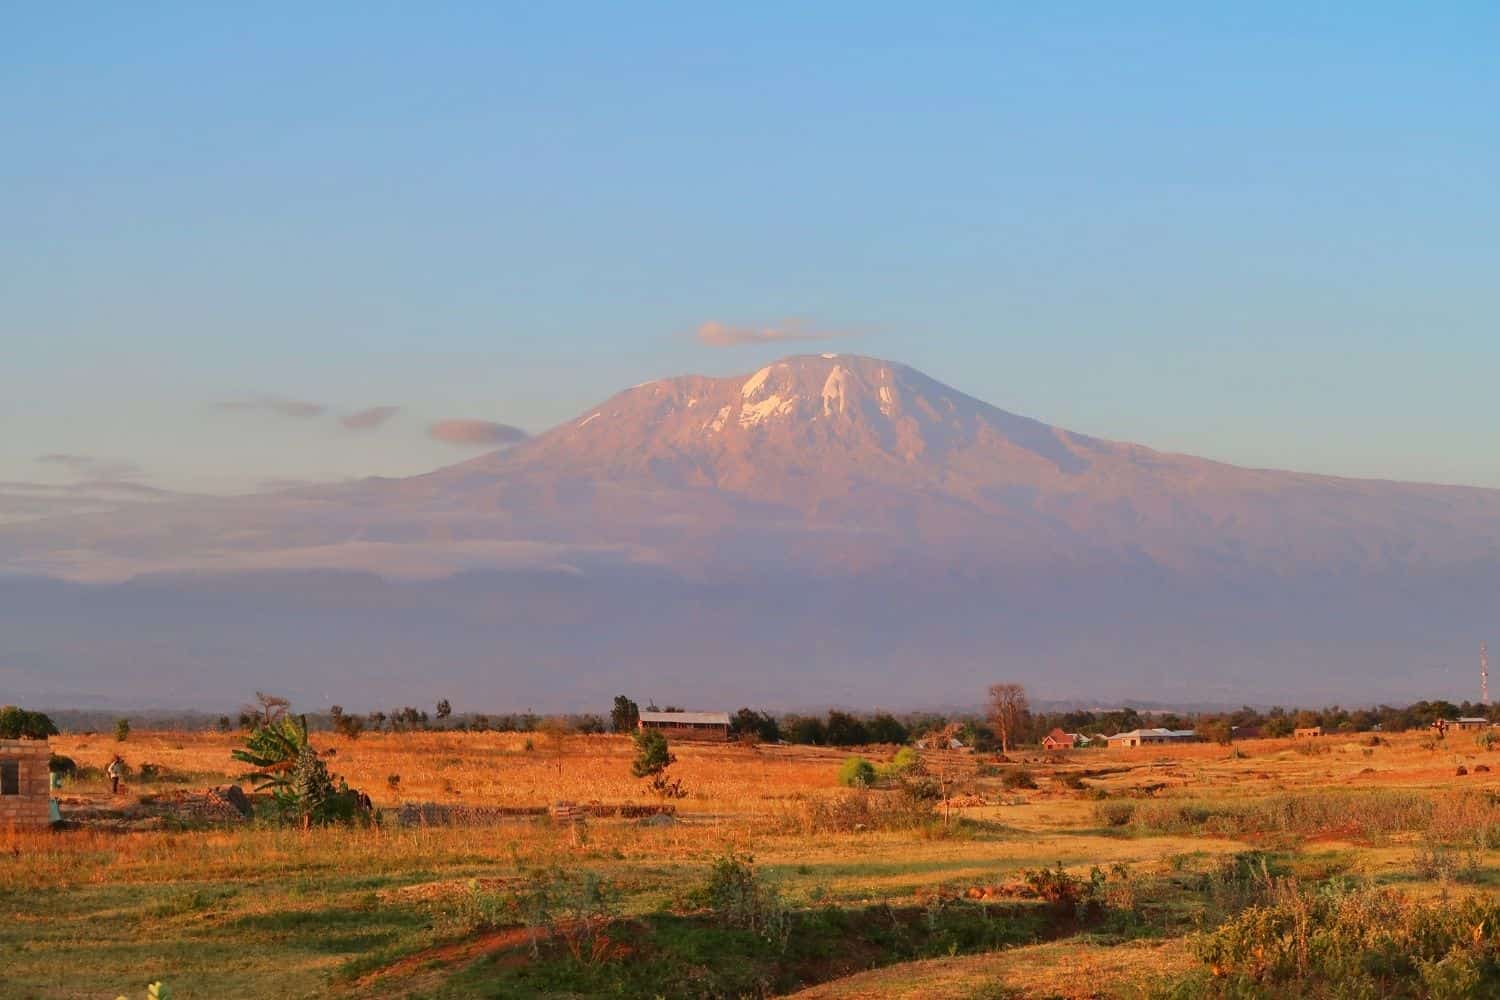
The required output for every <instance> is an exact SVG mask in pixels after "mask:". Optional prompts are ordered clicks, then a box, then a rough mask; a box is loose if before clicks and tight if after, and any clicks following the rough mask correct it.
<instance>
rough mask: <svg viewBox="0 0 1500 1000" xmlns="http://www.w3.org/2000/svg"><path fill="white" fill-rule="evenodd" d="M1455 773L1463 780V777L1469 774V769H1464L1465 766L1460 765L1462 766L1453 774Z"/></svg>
mask: <svg viewBox="0 0 1500 1000" xmlns="http://www.w3.org/2000/svg"><path fill="white" fill-rule="evenodd" d="M1453 773H1454V774H1455V775H1457V776H1458V777H1460V778H1462V777H1463V776H1464V775H1466V774H1468V773H1469V769H1468V768H1467V767H1464V766H1463V765H1462V764H1460V765H1458V767H1457V768H1456V769H1455V770H1454V772H1453Z"/></svg>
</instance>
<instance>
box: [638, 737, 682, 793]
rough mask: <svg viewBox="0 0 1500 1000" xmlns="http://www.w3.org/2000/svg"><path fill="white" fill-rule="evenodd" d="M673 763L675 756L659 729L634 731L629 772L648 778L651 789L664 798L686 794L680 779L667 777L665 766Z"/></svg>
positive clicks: (667, 766)
mask: <svg viewBox="0 0 1500 1000" xmlns="http://www.w3.org/2000/svg"><path fill="white" fill-rule="evenodd" d="M675 763H677V757H676V756H675V755H673V753H672V750H671V748H670V747H669V746H668V745H667V738H666V736H664V735H663V734H662V733H661V731H660V730H657V729H640V730H637V731H636V734H635V760H634V761H633V762H632V763H631V765H630V773H631V774H633V775H635V776H636V777H637V778H650V779H651V790H652V791H653V792H655V793H656V794H657V795H660V796H661V797H662V798H664V799H680V798H683V797H684V796H686V795H687V792H685V791H683V788H682V781H681V779H674V778H669V777H667V768H669V767H671V766H672V765H673V764H675Z"/></svg>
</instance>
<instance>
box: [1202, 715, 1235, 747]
mask: <svg viewBox="0 0 1500 1000" xmlns="http://www.w3.org/2000/svg"><path fill="white" fill-rule="evenodd" d="M1197 729H1198V735H1199V736H1200V737H1201V738H1203V739H1205V740H1211V741H1213V742H1214V743H1217V744H1219V745H1220V746H1226V747H1227V746H1229V744H1230V743H1232V742H1233V741H1234V726H1233V725H1231V724H1230V722H1229V720H1228V719H1226V718H1224V717H1223V716H1218V717H1215V718H1206V719H1203V720H1202V721H1200V722H1199V723H1198V726H1197Z"/></svg>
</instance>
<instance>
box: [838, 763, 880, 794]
mask: <svg viewBox="0 0 1500 1000" xmlns="http://www.w3.org/2000/svg"><path fill="white" fill-rule="evenodd" d="M839 784H841V785H843V786H844V787H846V788H869V787H870V786H871V785H873V784H875V765H874V764H871V763H870V762H869V761H867V760H865V759H864V758H863V757H849V758H846V759H845V760H844V762H843V763H842V764H840V765H839Z"/></svg>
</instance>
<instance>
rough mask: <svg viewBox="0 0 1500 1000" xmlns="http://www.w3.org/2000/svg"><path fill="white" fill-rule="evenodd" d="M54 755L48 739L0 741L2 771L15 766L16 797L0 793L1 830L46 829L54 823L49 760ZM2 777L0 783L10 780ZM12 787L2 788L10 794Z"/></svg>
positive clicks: (4, 776)
mask: <svg viewBox="0 0 1500 1000" xmlns="http://www.w3.org/2000/svg"><path fill="white" fill-rule="evenodd" d="M50 756H51V754H50V752H49V750H48V748H47V741H46V740H0V769H3V770H4V771H7V772H8V771H10V769H11V767H12V766H14V768H15V772H16V778H17V783H16V786H15V790H16V792H17V794H14V795H5V794H0V830H3V829H8V828H21V827H45V826H47V825H48V824H49V823H51V821H52V817H51V815H50V811H49V806H48V801H49V798H50V795H51V784H50V780H51V779H50V775H49V774H48V773H47V761H48V758H49V757H50ZM7 777H8V775H7V774H0V781H3V779H5V778H7ZM10 790H11V789H10V788H9V787H0V792H8V791H10Z"/></svg>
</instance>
